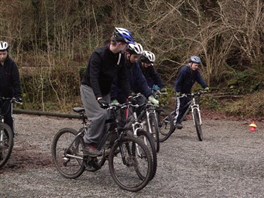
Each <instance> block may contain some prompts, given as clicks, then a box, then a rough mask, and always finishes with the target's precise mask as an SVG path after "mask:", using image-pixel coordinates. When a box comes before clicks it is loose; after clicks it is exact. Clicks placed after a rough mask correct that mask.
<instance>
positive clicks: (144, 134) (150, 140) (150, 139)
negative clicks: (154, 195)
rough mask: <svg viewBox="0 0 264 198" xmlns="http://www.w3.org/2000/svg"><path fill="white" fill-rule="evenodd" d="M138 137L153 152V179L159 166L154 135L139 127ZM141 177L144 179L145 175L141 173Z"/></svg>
mask: <svg viewBox="0 0 264 198" xmlns="http://www.w3.org/2000/svg"><path fill="white" fill-rule="evenodd" d="M137 137H138V138H140V139H141V140H142V141H143V142H144V144H145V145H146V146H147V147H148V149H149V150H150V152H151V156H152V164H153V170H152V175H151V180H152V179H153V178H154V177H155V175H156V172H157V166H158V159H157V152H156V148H155V142H154V139H153V136H152V135H151V134H150V133H148V132H147V131H144V130H143V129H139V130H138V131H137ZM145 138H146V139H145ZM139 177H141V178H142V179H144V176H142V175H140V174H139Z"/></svg>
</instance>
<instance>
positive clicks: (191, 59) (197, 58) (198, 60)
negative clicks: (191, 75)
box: [190, 56, 202, 65]
mask: <svg viewBox="0 0 264 198" xmlns="http://www.w3.org/2000/svg"><path fill="white" fill-rule="evenodd" d="M190 62H191V63H196V64H199V65H200V64H201V63H202V61H201V59H200V57H199V56H191V58H190Z"/></svg>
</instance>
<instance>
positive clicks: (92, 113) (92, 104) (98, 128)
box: [80, 28, 134, 156]
mask: <svg viewBox="0 0 264 198" xmlns="http://www.w3.org/2000/svg"><path fill="white" fill-rule="evenodd" d="M131 42H132V43H133V42H134V38H133V37H132V34H131V33H130V32H129V31H128V30H127V29H124V28H115V30H114V33H113V36H112V37H111V41H110V44H109V45H107V46H105V47H103V48H100V49H97V50H95V51H94V52H93V53H92V55H91V57H90V60H89V63H88V67H87V69H86V72H85V75H84V77H83V79H82V82H81V87H80V91H81V99H82V102H83V105H84V108H85V113H86V115H87V117H88V119H89V120H91V121H92V123H91V125H90V127H89V131H88V133H86V134H85V136H84V142H85V147H84V154H85V155H90V156H98V155H100V154H101V152H100V151H99V150H98V149H97V144H98V143H99V140H100V138H101V137H102V135H103V133H104V125H105V121H106V119H107V110H106V109H105V108H107V107H108V104H109V103H110V92H111V86H112V82H113V79H114V78H116V76H119V77H120V79H121V82H122V83H121V85H122V90H123V91H124V92H127V95H129V92H130V88H129V84H128V80H127V72H126V67H125V57H124V54H123V53H122V51H124V49H125V48H126V47H127V44H128V43H131Z"/></svg>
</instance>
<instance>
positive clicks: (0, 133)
mask: <svg viewBox="0 0 264 198" xmlns="http://www.w3.org/2000/svg"><path fill="white" fill-rule="evenodd" d="M13 146H14V138H13V132H12V130H11V128H10V127H9V126H8V125H7V124H5V123H1V124H0V168H2V167H3V166H4V165H5V164H6V162H7V160H8V159H9V157H10V155H11V152H12V149H13Z"/></svg>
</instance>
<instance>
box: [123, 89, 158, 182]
mask: <svg viewBox="0 0 264 198" xmlns="http://www.w3.org/2000/svg"><path fill="white" fill-rule="evenodd" d="M140 96H142V95H141V94H137V95H136V96H133V99H134V100H135V99H136V98H137V97H140ZM152 106H153V105H151V104H149V103H148V104H145V103H144V102H143V104H138V103H136V104H132V103H131V102H127V103H126V104H123V107H122V109H120V110H121V111H123V112H125V116H124V115H123V116H124V117H125V125H124V129H125V130H127V131H130V133H131V134H132V135H133V136H135V137H136V138H140V139H141V140H142V141H143V142H144V144H145V145H146V146H147V147H148V148H149V150H150V152H151V154H152V163H153V171H152V176H151V179H153V178H154V176H155V174H156V171H157V149H159V147H157V142H156V141H155V140H156V139H155V137H156V136H155V134H153V131H154V130H153V129H152V125H151V124H152V123H153V122H152V120H151V118H152V117H151V116H150V113H152V112H149V111H151V108H152ZM140 107H141V110H140V112H138V111H137V110H138V108H140ZM142 107H143V108H142ZM138 113H139V114H140V115H139V116H138V115H137V114H138ZM120 114H121V112H120ZM149 126H151V127H149ZM145 128H147V131H146V130H145ZM158 142H159V141H158ZM158 145H159V144H158Z"/></svg>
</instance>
